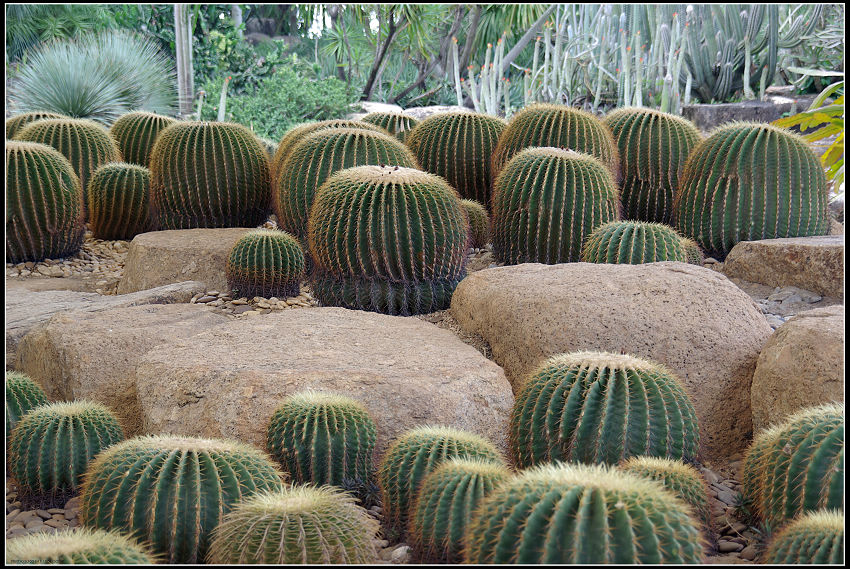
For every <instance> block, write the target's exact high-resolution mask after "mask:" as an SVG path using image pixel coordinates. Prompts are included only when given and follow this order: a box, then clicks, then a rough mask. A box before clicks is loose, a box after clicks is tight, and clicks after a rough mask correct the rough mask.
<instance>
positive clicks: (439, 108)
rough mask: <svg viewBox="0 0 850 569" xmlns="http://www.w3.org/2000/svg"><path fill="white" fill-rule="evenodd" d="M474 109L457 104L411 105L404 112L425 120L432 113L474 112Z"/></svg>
mask: <svg viewBox="0 0 850 569" xmlns="http://www.w3.org/2000/svg"><path fill="white" fill-rule="evenodd" d="M474 112H475V110H474V109H470V108H469V107H459V106H457V105H432V106H430V107H410V108H409V109H404V114H406V115H410V116H412V117H413V118H415V119H416V120H420V121H421V120H425V119H427V118H428V117H430V116H432V115H439V114H442V113H474Z"/></svg>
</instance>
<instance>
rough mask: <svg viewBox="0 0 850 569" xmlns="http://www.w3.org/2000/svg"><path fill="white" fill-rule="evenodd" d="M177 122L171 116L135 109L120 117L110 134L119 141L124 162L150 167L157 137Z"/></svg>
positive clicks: (111, 128)
mask: <svg viewBox="0 0 850 569" xmlns="http://www.w3.org/2000/svg"><path fill="white" fill-rule="evenodd" d="M177 122H178V121H177V120H176V119H173V118H171V117H165V116H162V115H157V114H155V113H147V112H143V111H135V112H132V113H127V114H126V115H122V116H120V117H118V119H117V120H116V121H115V122H114V123H112V126H111V127H110V128H109V134H111V135H112V136H113V138H115V141H116V142H117V143H118V148H119V149H120V150H121V154H122V155H123V156H124V162H128V163H130V164H136V165H138V166H144V167H145V168H148V167H150V159H151V150H153V145H154V142H156V137H157V136H159V133H160V132H162V131H163V130H165V129H166V128H168V127H169V126H171V125H173V124H175V123H177Z"/></svg>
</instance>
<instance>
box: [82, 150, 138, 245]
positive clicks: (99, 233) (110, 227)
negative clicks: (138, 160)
mask: <svg viewBox="0 0 850 569" xmlns="http://www.w3.org/2000/svg"><path fill="white" fill-rule="evenodd" d="M150 187H151V172H150V170H148V169H147V168H145V167H144V166H137V165H135V164H125V163H123V162H110V163H108V164H104V165H103V166H101V167H100V168H98V169H97V170H96V171H95V172H94V175H92V177H91V179H90V180H89V185H88V187H87V188H86V200H87V201H88V206H89V225H90V227H91V232H92V235H93V236H94V237H95V238H97V239H111V240H116V239H123V240H130V239H132V238H133V237H135V236H136V235H138V234H139V233H144V232H145V231H147V230H148V229H149V227H150V217H149V215H148V207H149V204H150Z"/></svg>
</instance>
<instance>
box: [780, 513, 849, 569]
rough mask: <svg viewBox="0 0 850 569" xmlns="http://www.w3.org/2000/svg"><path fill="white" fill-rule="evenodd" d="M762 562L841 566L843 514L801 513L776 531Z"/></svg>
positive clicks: (842, 560)
mask: <svg viewBox="0 0 850 569" xmlns="http://www.w3.org/2000/svg"><path fill="white" fill-rule="evenodd" d="M764 562H765V563H768V564H773V565H803V564H805V565H826V564H829V565H844V513H843V512H839V511H838V510H818V511H816V512H810V513H808V514H804V515H801V516H800V517H798V518H797V519H795V520H794V521H792V522H791V523H789V524H788V525H787V526H785V527H784V528H783V529H782V531H780V532H779V533H778V534H776V535H775V536H774V537H773V539H772V540H771V542H770V545H769V546H768V548H767V553H766V554H765V557H764Z"/></svg>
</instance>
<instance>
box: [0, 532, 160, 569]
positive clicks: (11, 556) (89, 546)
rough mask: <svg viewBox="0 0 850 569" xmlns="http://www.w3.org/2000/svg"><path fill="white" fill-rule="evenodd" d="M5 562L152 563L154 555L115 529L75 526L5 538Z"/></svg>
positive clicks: (20, 563)
mask: <svg viewBox="0 0 850 569" xmlns="http://www.w3.org/2000/svg"><path fill="white" fill-rule="evenodd" d="M6 562H7V563H11V564H14V565H23V564H26V565H35V564H37V565H105V564H109V565H152V564H154V563H156V562H157V557H156V556H155V555H154V554H153V553H152V552H151V551H149V550H148V548H147V546H145V545H141V544H139V543H136V541H135V540H133V539H132V538H129V537H127V536H125V535H121V534H120V533H118V532H114V531H113V532H107V531H103V530H92V529H89V528H75V529H63V530H59V531H57V532H56V533H47V532H39V533H35V534H29V535H25V536H22V537H18V538H16V539H10V540H7V541H6Z"/></svg>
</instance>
